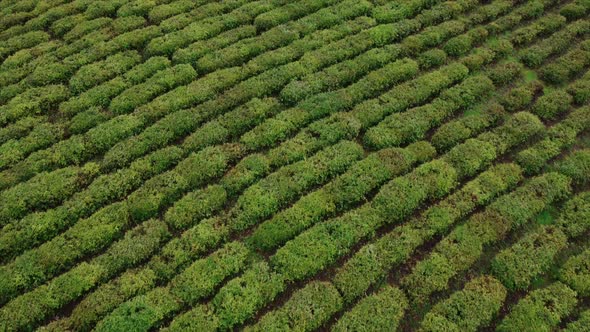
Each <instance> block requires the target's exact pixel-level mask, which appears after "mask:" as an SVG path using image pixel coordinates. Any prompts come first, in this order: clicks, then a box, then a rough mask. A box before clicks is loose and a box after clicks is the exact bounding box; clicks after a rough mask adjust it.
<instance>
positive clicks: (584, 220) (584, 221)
mask: <svg viewBox="0 0 590 332" xmlns="http://www.w3.org/2000/svg"><path fill="white" fill-rule="evenodd" d="M589 217H590V193H588V192H582V193H580V194H577V195H576V196H574V197H573V198H572V199H570V200H569V201H567V202H566V203H565V204H564V206H563V208H562V209H561V213H560V215H559V219H557V225H558V226H559V227H560V228H561V229H562V230H563V232H564V233H565V234H566V235H567V236H568V238H576V237H580V236H582V235H584V234H585V232H586V231H587V230H588V229H590V218H589Z"/></svg>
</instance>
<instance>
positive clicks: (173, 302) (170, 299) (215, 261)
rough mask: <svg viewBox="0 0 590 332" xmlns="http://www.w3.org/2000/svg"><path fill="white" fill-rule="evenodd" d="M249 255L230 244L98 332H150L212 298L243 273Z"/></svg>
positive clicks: (118, 312) (126, 307) (119, 312)
mask: <svg viewBox="0 0 590 332" xmlns="http://www.w3.org/2000/svg"><path fill="white" fill-rule="evenodd" d="M249 254H250V253H249V251H248V250H247V249H246V247H244V246H243V245H242V244H241V243H239V242H231V243H228V244H227V245H225V246H224V247H223V248H221V249H219V250H218V251H216V252H214V253H213V254H211V255H209V256H207V257H206V258H203V259H201V260H198V261H196V262H195V263H193V264H192V265H191V266H190V267H188V268H187V269H186V270H185V271H183V272H182V273H181V274H179V275H178V276H177V277H176V278H174V279H173V280H172V282H171V283H170V285H169V286H168V287H160V288H156V289H153V290H151V291H150V292H148V293H146V294H145V295H141V296H138V297H136V298H134V299H132V300H130V301H127V302H125V303H123V304H122V305H121V306H119V307H118V308H117V309H115V310H114V311H113V312H112V313H110V314H109V315H108V316H107V317H105V318H104V319H103V320H102V321H100V322H99V323H98V324H97V325H96V327H95V330H96V331H113V330H127V329H129V328H133V329H141V330H148V329H149V328H150V327H153V326H154V324H156V323H158V322H159V321H160V320H162V319H163V318H164V317H169V316H170V315H171V314H173V313H175V312H177V311H178V310H179V309H181V308H182V306H183V304H184V305H186V304H193V303H195V302H196V301H197V300H199V299H202V298H203V297H205V296H208V295H211V294H212V293H213V291H214V290H215V288H216V286H218V285H219V284H220V283H221V282H222V281H223V280H225V279H226V278H227V277H229V276H231V275H233V274H235V273H237V272H238V271H240V270H241V269H242V268H243V267H244V265H245V264H246V260H247V259H248V256H249Z"/></svg>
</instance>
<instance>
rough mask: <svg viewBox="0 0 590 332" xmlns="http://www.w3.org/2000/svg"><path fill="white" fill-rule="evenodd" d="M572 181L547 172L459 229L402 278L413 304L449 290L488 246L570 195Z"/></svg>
mask: <svg viewBox="0 0 590 332" xmlns="http://www.w3.org/2000/svg"><path fill="white" fill-rule="evenodd" d="M570 182H571V179H570V178H569V177H567V176H564V175H562V174H559V173H546V174H544V175H542V176H539V177H536V178H534V179H532V180H530V181H528V182H527V183H526V184H525V185H523V186H521V187H519V188H517V189H516V191H514V192H512V193H510V194H508V195H506V196H503V197H500V198H499V199H497V200H496V201H494V202H493V203H492V204H491V205H490V206H489V207H487V208H486V210H485V211H484V212H482V213H478V214H476V215H473V216H472V217H471V218H469V220H468V221H467V222H466V223H465V224H463V225H461V226H458V227H457V228H455V229H454V230H453V231H452V232H451V233H450V234H449V235H447V236H446V237H445V238H444V239H443V240H442V241H440V242H439V243H438V244H437V245H436V246H435V248H434V250H433V251H432V252H431V253H430V254H429V255H428V256H427V257H426V258H425V259H424V260H422V261H420V262H418V264H416V266H415V267H414V268H413V269H412V272H411V273H410V274H409V275H407V276H406V277H405V278H403V279H402V285H403V287H404V289H406V290H407V292H408V294H409V295H410V296H411V298H412V301H414V302H418V303H422V302H424V301H426V300H427V299H428V298H429V296H430V295H431V294H432V293H433V292H435V291H440V290H444V289H446V288H447V285H448V281H449V280H450V279H451V278H453V277H454V276H456V275H458V274H459V273H460V272H462V271H465V270H466V269H468V268H469V267H470V266H471V265H472V264H473V263H474V262H475V261H476V260H477V259H478V258H479V256H480V255H481V253H482V250H483V248H484V246H487V245H490V244H492V243H495V242H497V241H499V240H501V239H502V238H503V237H504V236H505V235H506V233H507V232H509V231H510V230H513V229H516V228H518V227H520V226H522V225H524V224H525V223H527V222H528V221H529V220H530V219H531V218H533V217H534V216H535V215H536V214H537V213H539V212H541V211H542V210H543V209H544V208H545V207H546V206H547V205H548V204H550V203H552V202H555V201H559V200H560V199H563V198H564V197H566V196H567V195H569V194H570V190H571V189H570Z"/></svg>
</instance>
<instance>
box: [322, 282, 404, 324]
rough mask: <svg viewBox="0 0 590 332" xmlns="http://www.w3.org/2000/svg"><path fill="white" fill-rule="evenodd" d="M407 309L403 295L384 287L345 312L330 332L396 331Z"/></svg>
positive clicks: (400, 292) (395, 289) (398, 291)
mask: <svg viewBox="0 0 590 332" xmlns="http://www.w3.org/2000/svg"><path fill="white" fill-rule="evenodd" d="M407 308H408V299H407V298H406V296H405V295H404V293H403V292H402V291H401V290H399V289H398V288H395V287H392V286H385V287H383V289H381V290H379V292H377V293H375V294H372V295H369V296H367V297H366V298H364V299H362V300H361V301H359V303H358V304H356V305H355V306H354V307H353V308H352V309H351V310H350V311H347V312H345V313H344V315H342V317H340V319H339V320H338V321H337V322H336V324H335V325H334V327H333V328H332V331H336V332H340V331H342V332H344V331H361V330H367V331H396V330H397V328H398V326H399V323H400V321H401V320H402V318H403V317H404V312H405V311H406V309H407Z"/></svg>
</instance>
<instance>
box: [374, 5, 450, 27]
mask: <svg viewBox="0 0 590 332" xmlns="http://www.w3.org/2000/svg"><path fill="white" fill-rule="evenodd" d="M441 2H442V1H440V0H411V1H407V2H404V3H388V4H382V5H379V6H376V7H375V8H373V10H372V13H371V16H372V17H375V18H376V19H377V20H378V21H379V22H380V23H391V22H396V21H399V20H402V19H404V18H406V17H408V16H415V15H418V14H420V12H422V11H424V10H428V9H429V8H430V7H433V6H434V5H437V4H439V3H441Z"/></svg>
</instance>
